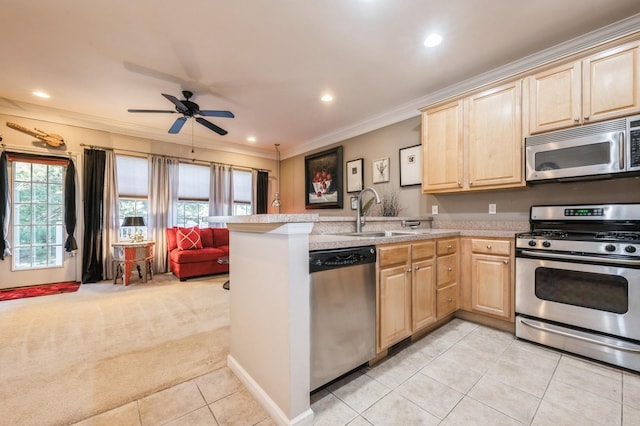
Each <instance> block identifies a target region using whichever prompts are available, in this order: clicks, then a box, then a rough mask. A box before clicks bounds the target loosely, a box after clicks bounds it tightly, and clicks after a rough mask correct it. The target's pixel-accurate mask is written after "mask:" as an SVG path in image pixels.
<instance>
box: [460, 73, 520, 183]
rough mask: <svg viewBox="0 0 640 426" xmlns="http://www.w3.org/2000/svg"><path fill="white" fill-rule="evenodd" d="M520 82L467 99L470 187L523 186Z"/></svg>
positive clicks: (466, 121)
mask: <svg viewBox="0 0 640 426" xmlns="http://www.w3.org/2000/svg"><path fill="white" fill-rule="evenodd" d="M521 85H522V84H521V81H516V82H514V83H510V84H506V85H503V86H500V87H496V88H493V89H490V90H487V91H484V92H481V93H478V94H476V95H473V96H471V97H469V98H468V99H467V114H468V120H465V123H467V125H466V130H467V131H466V132H465V134H466V138H467V139H466V144H465V146H466V155H465V158H466V159H467V167H468V185H469V189H487V188H489V187H496V188H501V187H502V188H504V187H515V186H522V185H524V179H523V176H522V163H523V157H522V144H523V141H522V117H521V112H520V110H521V102H522V99H521V98H522V95H521V91H522V90H521Z"/></svg>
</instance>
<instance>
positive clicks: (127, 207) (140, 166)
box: [116, 155, 149, 240]
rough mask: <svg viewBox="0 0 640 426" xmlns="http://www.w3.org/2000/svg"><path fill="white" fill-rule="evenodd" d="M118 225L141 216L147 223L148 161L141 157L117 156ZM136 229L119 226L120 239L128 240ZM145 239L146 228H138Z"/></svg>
mask: <svg viewBox="0 0 640 426" xmlns="http://www.w3.org/2000/svg"><path fill="white" fill-rule="evenodd" d="M116 162H117V167H118V198H119V200H118V201H119V204H118V208H119V218H118V219H119V220H120V225H122V222H123V221H124V218H125V217H127V216H142V217H143V218H144V221H145V223H149V201H148V199H147V197H148V194H149V161H148V160H147V159H146V158H143V157H132V156H127V155H117V156H116ZM137 230H138V229H137V228H132V227H128V226H127V227H122V226H120V239H121V240H130V239H131V237H132V236H133V235H134V234H135V232H136V231H137ZM140 230H141V231H142V235H143V238H144V239H145V240H146V239H147V227H146V226H143V227H141V228H140Z"/></svg>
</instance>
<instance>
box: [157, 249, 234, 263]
mask: <svg viewBox="0 0 640 426" xmlns="http://www.w3.org/2000/svg"><path fill="white" fill-rule="evenodd" d="M222 256H227V252H225V251H224V250H220V249H218V248H213V247H205V248H202V249H200V250H174V251H172V252H171V253H169V257H170V259H171V260H172V261H173V262H175V263H182V264H184V263H199V262H217V261H218V259H219V258H221V257H222Z"/></svg>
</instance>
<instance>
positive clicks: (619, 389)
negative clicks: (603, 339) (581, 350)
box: [78, 319, 640, 426]
mask: <svg viewBox="0 0 640 426" xmlns="http://www.w3.org/2000/svg"><path fill="white" fill-rule="evenodd" d="M311 408H312V409H313V411H314V413H315V421H314V424H315V425H329V426H340V425H350V426H360V425H381V426H382V425H384V426H388V425H391V426H395V425H438V424H441V425H492V426H493V425H553V426H560V425H638V424H640V375H639V374H635V373H631V372H627V371H624V370H621V369H616V368H613V367H610V366H605V365H602V364H599V363H595V362H589V361H586V360H584V359H581V358H578V357H574V356H570V355H566V354H562V353H560V352H557V351H554V350H551V349H546V348H543V347H540V346H536V345H533V344H530V343H527V342H524V341H520V340H516V339H515V338H514V337H513V335H511V334H508V333H503V332H500V331H496V330H493V329H491V328H487V327H484V326H480V325H476V324H473V323H470V322H466V321H462V320H459V319H456V320H454V321H452V322H450V323H449V324H447V325H445V326H444V327H442V328H440V329H439V330H437V331H435V332H433V333H431V334H429V335H428V336H426V337H425V338H423V339H421V340H419V341H417V342H415V343H414V344H413V345H411V346H409V347H406V348H404V349H403V350H401V351H399V352H397V353H396V354H394V355H393V356H391V357H389V358H387V359H386V360H385V361H383V362H381V363H379V364H378V365H376V366H374V367H373V368H368V367H366V368H362V369H360V370H358V371H356V372H354V373H352V374H350V375H348V376H347V377H345V378H343V379H341V380H340V381H338V382H335V383H333V384H331V385H329V386H327V387H326V388H324V389H322V390H320V391H318V392H315V393H314V394H312V395H311ZM273 424H275V423H274V422H273V421H272V420H271V419H270V418H269V416H268V415H267V414H266V412H265V411H264V410H263V409H262V408H261V407H260V406H259V405H258V403H257V402H256V401H255V400H254V399H253V398H252V397H251V395H250V394H249V392H248V391H247V390H246V389H244V387H243V386H242V384H241V383H240V382H239V381H238V379H237V378H236V377H235V376H234V375H233V373H231V371H230V370H228V369H227V368H223V369H220V370H217V371H214V372H212V373H209V374H207V375H204V376H201V377H198V378H196V379H194V380H190V381H188V382H185V383H182V384H179V385H177V386H174V387H172V388H169V389H166V390H163V391H161V392H158V393H156V394H153V395H150V396H147V397H145V398H142V399H140V400H138V401H135V402H131V403H129V404H127V405H124V406H122V407H118V408H116V409H114V410H111V411H109V412H107V413H103V414H101V415H99V416H96V417H93V418H90V419H87V420H85V421H83V422H81V423H78V425H81V426H87V425H143V426H146V425H189V426H191V425H260V426H267V425H273Z"/></svg>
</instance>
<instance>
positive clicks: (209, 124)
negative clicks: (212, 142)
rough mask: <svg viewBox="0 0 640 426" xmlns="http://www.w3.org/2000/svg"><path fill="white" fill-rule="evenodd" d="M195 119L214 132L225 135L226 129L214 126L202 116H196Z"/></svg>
mask: <svg viewBox="0 0 640 426" xmlns="http://www.w3.org/2000/svg"><path fill="white" fill-rule="evenodd" d="M196 121H197V122H198V123H200V124H202V125H203V126H204V127H208V128H209V129H211V130H213V131H214V132H216V133H217V134H219V135H220V136H224V135H226V134H227V133H228V132H227V131H226V130H224V129H222V128H220V127H218V126H216V125H215V124H213V123H211V122H209V121H207V120H205V119H204V118H200V117H196Z"/></svg>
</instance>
